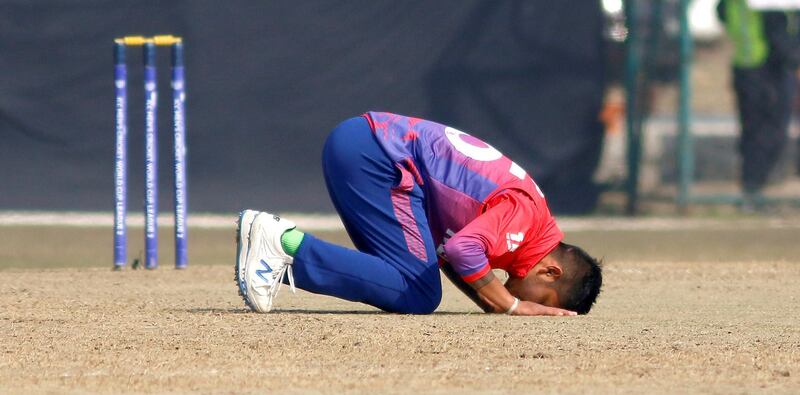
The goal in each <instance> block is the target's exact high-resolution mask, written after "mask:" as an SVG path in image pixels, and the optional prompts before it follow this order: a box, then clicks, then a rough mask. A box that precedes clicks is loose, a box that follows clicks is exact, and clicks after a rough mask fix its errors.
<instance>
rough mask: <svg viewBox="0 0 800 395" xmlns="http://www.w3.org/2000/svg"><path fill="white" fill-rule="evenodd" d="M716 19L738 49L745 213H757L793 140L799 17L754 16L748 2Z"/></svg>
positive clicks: (727, 7)
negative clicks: (772, 174) (791, 126)
mask: <svg viewBox="0 0 800 395" xmlns="http://www.w3.org/2000/svg"><path fill="white" fill-rule="evenodd" d="M717 13H718V15H719V17H720V20H722V22H723V23H724V24H725V29H726V30H727V32H728V35H729V36H730V37H731V40H732V41H733V46H734V54H733V88H734V91H735V94H736V100H737V107H738V111H739V123H740V125H741V138H740V142H739V144H740V145H739V149H740V153H741V155H742V168H741V187H742V192H743V202H742V210H744V211H754V210H759V209H761V208H763V206H764V199H763V196H762V191H763V189H764V187H765V185H766V184H767V181H768V178H769V174H770V172H771V171H772V169H773V168H774V167H775V165H776V163H777V162H778V159H779V157H780V155H781V153H782V152H783V147H784V146H785V145H786V143H787V140H788V130H789V120H790V117H791V113H792V102H793V97H794V88H795V82H796V74H797V70H798V66H800V40H799V36H798V33H799V30H800V21H799V20H798V15H797V12H794V11H792V12H790V11H777V10H755V9H753V8H751V7H750V6H749V5H748V2H747V0H720V2H719V5H718V6H717Z"/></svg>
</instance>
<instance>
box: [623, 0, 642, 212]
mask: <svg viewBox="0 0 800 395" xmlns="http://www.w3.org/2000/svg"><path fill="white" fill-rule="evenodd" d="M636 14H637V12H636V1H626V2H625V22H626V25H627V26H628V36H627V38H626V40H625V48H626V60H625V102H626V111H625V120H626V124H627V137H628V150H627V159H628V180H627V182H626V188H625V189H626V192H627V195H628V201H627V205H626V208H625V211H626V213H627V214H628V215H634V214H636V212H637V210H638V205H639V161H640V157H641V130H639V129H640V128H639V122H638V121H637V119H638V117H639V116H640V114H639V112H640V111H639V108H640V103H638V101H637V99H636V98H637V87H638V83H637V82H638V80H639V75H640V70H639V69H640V59H639V58H640V49H639V44H638V34H637V33H638V32H637V28H638V27H637V21H636Z"/></svg>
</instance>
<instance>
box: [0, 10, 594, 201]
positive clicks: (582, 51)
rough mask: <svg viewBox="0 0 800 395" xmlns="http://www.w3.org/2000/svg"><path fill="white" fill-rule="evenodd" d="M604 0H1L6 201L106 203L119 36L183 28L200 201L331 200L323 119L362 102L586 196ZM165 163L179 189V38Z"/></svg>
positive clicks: (165, 68) (167, 191) (139, 107)
mask: <svg viewBox="0 0 800 395" xmlns="http://www.w3.org/2000/svg"><path fill="white" fill-rule="evenodd" d="M599 3H600V2H599V1H590V0H572V1H558V2H552V1H544V0H537V1H533V0H528V1H503V2H493V1H467V0H448V1H435V2H430V1H403V2H397V1H391V0H381V1H341V2H332V1H327V0H309V1H300V2H293V1H271V2H251V1H239V0H235V1H227V2H212V1H188V0H187V1H171V2H159V1H135V2H134V1H127V2H107V1H78V2H68V3H65V2H61V1H38V2H27V1H13V0H10V1H4V2H2V3H0V73H1V74H0V209H46V210H65V209H67V210H108V211H110V210H111V209H112V207H113V188H114V186H113V174H114V93H113V65H112V40H113V38H115V37H119V36H124V35H130V34H142V35H154V34H161V33H164V34H174V35H179V36H182V37H183V38H184V40H185V48H186V76H187V77H186V78H187V88H186V89H187V110H186V111H187V129H188V137H187V140H188V143H187V144H188V172H189V179H188V186H189V207H190V209H191V210H192V211H225V212H230V211H235V210H238V209H240V208H242V207H246V206H247V207H256V208H264V209H272V210H282V211H286V210H291V211H332V206H331V205H330V203H329V202H328V199H327V196H326V192H325V187H324V182H323V180H322V171H321V169H320V164H319V156H320V152H321V148H322V143H323V140H324V138H325V135H326V134H327V132H328V131H329V130H330V129H331V128H332V127H334V126H335V125H336V124H337V123H338V122H339V121H341V120H344V119H346V118H348V117H351V116H354V115H358V114H361V113H363V112H365V111H368V110H383V111H390V112H396V113H400V114H407V115H414V116H418V117H423V118H428V119H432V120H435V121H438V122H441V123H445V124H449V125H452V126H454V127H457V128H459V129H462V130H464V131H467V132H469V133H472V134H474V135H476V136H479V137H481V138H483V139H485V140H487V141H489V142H491V143H493V145H495V146H496V147H497V148H498V149H500V150H501V151H503V152H505V153H506V154H507V155H508V156H510V157H512V158H513V159H514V160H515V161H516V162H517V163H519V164H520V165H522V166H523V167H525V168H526V169H528V170H529V171H530V173H531V174H532V175H533V176H534V178H535V179H536V180H537V181H538V182H539V183H540V184H541V186H542V188H543V189H544V190H545V193H546V194H548V200H549V201H550V203H551V205H553V206H554V207H555V208H556V210H557V211H562V212H570V211H571V212H575V211H585V210H588V209H591V208H592V206H593V205H594V201H595V199H596V190H595V188H594V186H593V184H592V182H591V176H592V173H593V171H594V168H595V166H596V164H597V160H598V156H599V153H600V148H601V144H602V135H603V134H602V127H601V125H600V123H599V121H598V113H599V110H600V106H601V103H602V99H603V90H604V70H603V63H604V60H605V59H604V54H603V48H604V45H603V36H602V29H603V14H602V12H601V9H600V4H599ZM158 56H159V59H158V64H159V78H160V81H161V85H160V98H159V106H160V112H159V119H158V124H159V133H160V139H159V144H160V147H159V154H160V162H159V175H160V177H159V178H160V182H159V184H160V187H161V188H160V200H161V204H160V206H161V208H162V210H167V209H168V208H170V207H171V201H170V199H171V195H172V191H171V183H172V175H171V163H172V160H171V155H172V153H171V152H172V142H171V140H170V135H171V112H170V111H169V109H170V94H171V92H170V89H169V85H168V82H169V54H168V51H167V50H162V51H161V52H160V53H159V55H158ZM128 64H129V76H128V86H129V104H128V106H129V107H128V108H129V148H128V154H129V173H128V182H129V192H128V196H129V197H128V201H129V207H130V208H129V209H130V210H132V211H141V209H140V207H141V206H140V204H139V201H140V200H143V196H144V190H143V183H144V181H143V180H144V169H143V167H144V154H143V145H144V134H143V124H144V120H143V112H144V111H143V107H144V104H143V103H144V97H143V89H142V66H141V64H142V58H141V51H140V50H138V49H135V48H131V49H129V51H128Z"/></svg>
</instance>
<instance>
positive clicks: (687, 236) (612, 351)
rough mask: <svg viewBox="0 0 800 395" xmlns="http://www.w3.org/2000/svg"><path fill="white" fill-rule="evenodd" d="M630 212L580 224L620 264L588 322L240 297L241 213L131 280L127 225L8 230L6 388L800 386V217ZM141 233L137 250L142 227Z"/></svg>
mask: <svg viewBox="0 0 800 395" xmlns="http://www.w3.org/2000/svg"><path fill="white" fill-rule="evenodd" d="M231 222H232V221H231ZM620 224H621V225H620V226H609V225H608V224H607V223H603V222H602V221H599V222H598V223H597V224H596V225H597V226H592V224H591V223H589V225H588V226H583V227H576V226H572V227H570V226H566V227H565V228H567V241H570V242H574V243H576V244H580V245H583V246H585V247H586V248H587V249H588V250H589V251H590V252H592V253H594V254H596V255H599V256H603V257H605V261H606V264H605V273H606V277H605V279H606V280H605V287H604V291H603V293H602V294H601V297H600V299H599V303H598V305H597V306H596V308H595V310H594V311H593V312H592V313H591V314H589V315H588V316H583V317H574V318H572V317H570V318H552V317H506V316H497V315H486V314H482V313H479V312H478V310H477V308H475V307H474V306H473V305H471V303H470V302H469V301H468V300H467V299H466V298H465V297H463V296H461V295H460V294H459V293H458V291H457V290H455V289H454V288H453V287H451V286H445V289H444V293H445V297H444V299H443V302H442V305H441V306H440V307H439V309H438V310H437V313H435V314H432V315H429V316H404V315H395V314H384V313H381V312H379V311H377V310H375V309H372V308H370V307H368V306H363V305H359V304H355V303H348V302H343V301H339V300H336V299H333V298H329V297H323V296H318V295H312V294H308V293H305V292H298V294H296V295H292V294H291V293H290V292H289V291H288V289H283V290H281V293H280V295H279V296H278V299H277V301H276V310H277V312H276V313H274V314H268V315H258V314H252V313H247V312H246V311H245V310H244V308H243V303H242V302H241V300H240V299H239V298H238V295H237V294H236V286H235V285H234V282H233V267H232V256H233V249H234V240H233V235H234V227H233V224H232V223H231V225H230V228H229V229H228V228H224V227H223V228H210V229H190V240H189V243H190V247H189V251H190V268H189V269H188V270H185V271H175V270H172V269H171V265H172V245H171V244H172V240H171V234H170V233H169V229H164V230H163V231H162V232H161V234H160V236H161V239H160V243H161V246H162V250H161V256H160V261H161V266H162V267H161V269H159V270H156V271H144V270H138V271H133V270H126V271H123V272H112V271H111V270H110V266H111V230H110V228H105V227H97V228H95V227H72V226H70V227H44V226H30V225H29V226H0V393H19V394H23V393H24V394H28V393H114V394H116V393H187V392H194V393H198V392H199V393H326V394H327V393H331V394H335V393H441V394H444V393H448V394H449V393H468V394H469V393H491V394H493V393H510V392H520V393H531V392H545V393H553V392H562V393H576V394H577V393H719V394H730V393H785V394H793V393H797V392H798V390H800V321H799V320H798V317H800V306H798V305H799V304H800V303H799V302H800V287H798V286H797V284H798V283H800V258H799V257H800V242H798V241H800V225H798V226H792V225H789V226H786V223H784V224H783V225H781V226H775V224H774V223H771V222H770V221H766V220H765V221H758V220H756V221H749V222H742V221H737V220H730V221H727V220H722V221H716V222H713V223H709V224H701V225H702V226H683V227H682V226H677V227H669V226H668V227H660V226H655V227H653V226H649V227H648V226H645V227H641V226H637V222H635V221H633V222H625V221H622V222H620ZM593 227H598V228H600V227H602V228H606V229H615V230H602V229H597V230H587V229H592V228H593ZM570 228H571V229H572V230H570ZM626 228H629V229H633V230H624V229H626ZM316 234H317V235H318V236H320V237H322V238H324V239H328V240H332V241H339V242H344V241H345V240H346V236H345V235H344V234H342V233H341V232H316ZM129 238H130V246H129V252H130V254H129V255H130V256H131V258H133V257H134V256H135V255H136V254H137V253H138V251H139V250H140V249H141V245H142V241H141V239H142V237H141V228H136V227H134V228H132V229H131V231H130V235H129ZM267 377H268V379H267Z"/></svg>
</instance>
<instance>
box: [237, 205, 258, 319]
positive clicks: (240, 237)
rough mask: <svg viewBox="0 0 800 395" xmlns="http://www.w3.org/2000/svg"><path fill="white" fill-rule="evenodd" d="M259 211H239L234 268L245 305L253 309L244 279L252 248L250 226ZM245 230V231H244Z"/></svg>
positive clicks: (240, 294) (254, 309)
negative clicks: (249, 252)
mask: <svg viewBox="0 0 800 395" xmlns="http://www.w3.org/2000/svg"><path fill="white" fill-rule="evenodd" d="M257 214H258V213H257V212H256V211H252V210H244V211H242V212H240V213H239V220H238V221H237V223H236V267H235V268H234V278H233V280H234V281H235V282H236V286H237V288H238V289H239V296H240V297H241V298H242V300H243V301H244V304H245V306H247V308H248V309H250V310H251V311H256V308H255V306H253V305H252V304H251V303H250V301H249V300H247V283H246V282H245V280H244V277H245V276H244V273H245V271H246V270H245V269H246V268H245V267H244V264H245V262H246V260H247V252H248V251H249V249H250V228H251V227H252V225H253V221H254V220H255V218H256V215H257ZM243 230H244V232H242V231H243Z"/></svg>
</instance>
